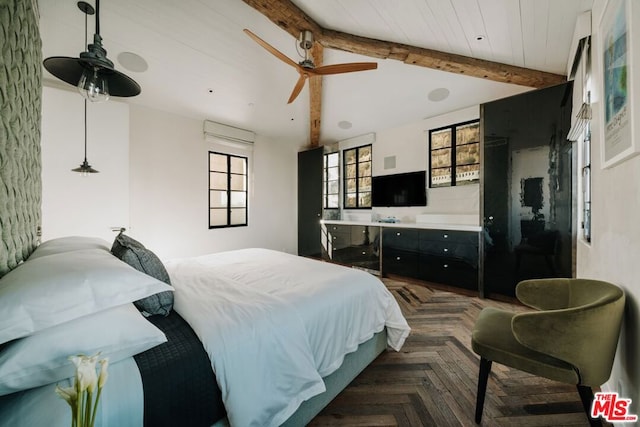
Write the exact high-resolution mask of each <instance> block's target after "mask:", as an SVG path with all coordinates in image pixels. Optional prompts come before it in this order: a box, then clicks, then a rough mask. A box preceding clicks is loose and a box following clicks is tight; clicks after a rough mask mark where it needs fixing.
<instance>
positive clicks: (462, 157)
mask: <svg viewBox="0 0 640 427" xmlns="http://www.w3.org/2000/svg"><path fill="white" fill-rule="evenodd" d="M473 163H480V144H469V145H463V146H462V147H458V148H457V149H456V165H470V164H473Z"/></svg>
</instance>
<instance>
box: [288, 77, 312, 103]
mask: <svg viewBox="0 0 640 427" xmlns="http://www.w3.org/2000/svg"><path fill="white" fill-rule="evenodd" d="M307 77H309V75H308V74H305V73H300V78H299V79H298V81H297V82H296V85H295V87H294V88H293V92H291V96H290V97H289V101H287V104H291V103H292V102H293V101H294V100H295V99H296V98H297V97H298V95H300V92H301V91H302V88H303V87H304V82H305V80H307Z"/></svg>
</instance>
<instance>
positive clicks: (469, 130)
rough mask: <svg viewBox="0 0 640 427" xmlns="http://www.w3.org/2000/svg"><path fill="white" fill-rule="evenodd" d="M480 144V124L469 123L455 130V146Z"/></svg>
mask: <svg viewBox="0 0 640 427" xmlns="http://www.w3.org/2000/svg"><path fill="white" fill-rule="evenodd" d="M471 142H480V123H478V122H476V123H471V124H468V125H463V126H458V127H457V128H456V145H462V144H469V143H471Z"/></svg>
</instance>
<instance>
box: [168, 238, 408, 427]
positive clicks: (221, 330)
mask: <svg viewBox="0 0 640 427" xmlns="http://www.w3.org/2000/svg"><path fill="white" fill-rule="evenodd" d="M166 266H167V270H168V271H169V275H170V276H171V282H172V285H173V286H174V287H175V304H174V306H175V309H176V311H177V312H178V313H180V315H181V316H182V317H184V318H185V320H187V322H189V324H190V325H191V327H192V328H193V329H194V331H195V332H196V334H197V335H198V337H199V338H200V340H201V341H202V342H203V344H204V347H205V349H206V351H207V352H208V354H209V357H210V359H211V364H212V366H213V370H214V372H215V374H216V378H217V381H218V385H219V387H220V390H221V391H222V398H223V401H224V404H225V407H226V409H227V415H228V418H229V422H230V423H231V425H232V426H243V427H244V426H277V425H280V424H281V423H282V422H284V421H285V420H286V419H287V418H289V416H291V414H292V413H293V412H295V411H296V409H297V408H298V406H299V405H300V403H302V402H303V401H304V400H307V399H309V398H311V397H313V396H315V395H316V394H319V393H321V392H323V391H324V390H325V387H324V383H323V381H322V377H324V376H327V375H329V374H331V373H332V372H333V371H335V370H336V369H338V368H339V367H340V365H341V364H342V361H343V358H344V356H345V355H346V354H347V353H350V352H353V351H355V350H356V349H357V347H358V345H359V344H361V343H362V342H364V341H366V340H368V339H369V338H371V337H372V336H373V335H374V333H376V332H380V331H381V330H382V329H383V328H384V327H385V326H386V327H387V334H388V343H389V345H390V346H391V347H392V348H394V349H395V350H399V349H400V347H401V346H402V344H403V343H404V340H405V339H406V337H407V335H408V334H409V330H410V329H409V326H408V324H407V322H406V320H405V319H404V317H403V316H402V313H401V311H400V308H399V306H398V304H397V303H396V301H395V299H394V298H393V296H392V295H391V293H390V292H389V291H388V290H387V289H386V288H385V286H384V284H383V283H382V282H381V281H380V280H378V279H377V278H375V277H374V276H372V275H371V274H369V273H366V272H363V271H360V270H355V269H351V268H346V267H342V266H338V265H334V264H329V263H324V262H320V261H315V260H310V259H306V258H302V257H298V256H294V255H289V254H285V253H281V252H276V251H271V250H266V249H242V250H237V251H230V252H223V253H218V254H212V255H205V256H201V257H195V258H188V259H181V260H173V261H169V262H167V263H166Z"/></svg>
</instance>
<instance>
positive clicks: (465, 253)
mask: <svg viewBox="0 0 640 427" xmlns="http://www.w3.org/2000/svg"><path fill="white" fill-rule="evenodd" d="M382 234H383V235H382V271H383V274H397V275H401V276H405V277H411V278H415V279H420V280H425V281H429V282H435V283H441V284H446V285H451V286H456V287H461V288H467V289H472V290H477V289H478V249H479V248H478V245H479V240H478V239H479V233H478V232H474V231H457V230H456V231H450V230H432V229H404V228H400V229H399V228H385V229H384V230H383V233H382Z"/></svg>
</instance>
